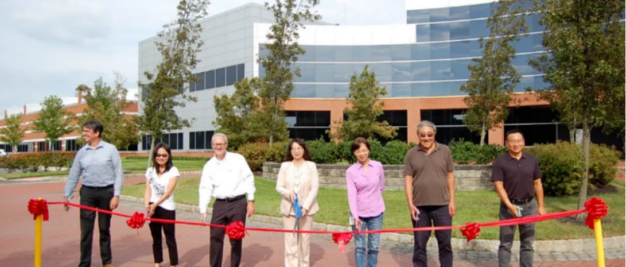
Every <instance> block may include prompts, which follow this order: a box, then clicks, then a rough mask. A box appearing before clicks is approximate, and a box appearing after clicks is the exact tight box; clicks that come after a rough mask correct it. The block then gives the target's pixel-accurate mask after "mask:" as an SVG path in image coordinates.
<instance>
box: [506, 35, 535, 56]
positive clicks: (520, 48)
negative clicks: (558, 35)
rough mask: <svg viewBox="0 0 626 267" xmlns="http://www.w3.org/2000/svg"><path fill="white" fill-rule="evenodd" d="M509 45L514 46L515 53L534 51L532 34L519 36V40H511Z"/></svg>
mask: <svg viewBox="0 0 626 267" xmlns="http://www.w3.org/2000/svg"><path fill="white" fill-rule="evenodd" d="M511 45H512V46H513V48H515V53H525V52H534V49H533V36H532V35H528V36H520V39H519V41H513V42H511Z"/></svg>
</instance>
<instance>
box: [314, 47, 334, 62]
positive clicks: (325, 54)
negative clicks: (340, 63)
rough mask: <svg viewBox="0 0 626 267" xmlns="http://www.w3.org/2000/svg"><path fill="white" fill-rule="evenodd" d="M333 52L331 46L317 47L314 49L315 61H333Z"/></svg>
mask: <svg viewBox="0 0 626 267" xmlns="http://www.w3.org/2000/svg"><path fill="white" fill-rule="evenodd" d="M334 56H335V51H333V47H332V46H325V45H318V46H316V47H315V61H333V58H334Z"/></svg>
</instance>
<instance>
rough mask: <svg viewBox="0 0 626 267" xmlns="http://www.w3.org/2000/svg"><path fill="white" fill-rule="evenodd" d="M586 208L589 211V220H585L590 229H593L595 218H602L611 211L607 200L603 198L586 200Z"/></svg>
mask: <svg viewBox="0 0 626 267" xmlns="http://www.w3.org/2000/svg"><path fill="white" fill-rule="evenodd" d="M585 210H587V211H589V213H587V220H585V224H586V225H587V226H588V227H589V229H591V230H593V229H594V227H593V220H595V219H602V218H604V216H606V214H607V213H608V212H609V206H607V205H606V202H604V200H602V199H601V198H595V197H594V198H591V199H589V200H587V202H585Z"/></svg>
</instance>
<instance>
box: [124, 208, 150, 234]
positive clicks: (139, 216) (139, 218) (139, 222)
mask: <svg viewBox="0 0 626 267" xmlns="http://www.w3.org/2000/svg"><path fill="white" fill-rule="evenodd" d="M144 223H146V219H145V217H144V215H143V213H139V212H136V211H135V214H133V216H131V217H130V218H129V219H128V220H126V224H128V226H129V227H130V228H133V229H138V230H139V228H141V227H143V225H144ZM137 234H139V232H137Z"/></svg>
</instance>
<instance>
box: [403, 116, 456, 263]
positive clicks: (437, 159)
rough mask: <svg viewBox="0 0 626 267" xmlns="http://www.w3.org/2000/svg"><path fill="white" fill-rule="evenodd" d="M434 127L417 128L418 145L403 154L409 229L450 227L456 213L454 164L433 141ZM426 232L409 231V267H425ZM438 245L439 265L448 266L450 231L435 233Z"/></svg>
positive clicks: (422, 124)
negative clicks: (411, 241)
mask: <svg viewBox="0 0 626 267" xmlns="http://www.w3.org/2000/svg"><path fill="white" fill-rule="evenodd" d="M435 134H437V128H436V127H435V125H434V124H433V123H432V122H430V121H421V122H420V123H419V124H418V125H417V135H418V137H419V141H420V144H419V145H418V146H416V147H414V148H412V149H411V150H409V151H408V152H407V153H406V157H405V159H404V181H405V182H404V190H405V193H406V200H407V203H408V204H409V212H410V213H411V218H412V219H413V227H430V226H433V224H434V226H450V225H452V216H454V214H455V213H456V205H455V202H454V173H453V171H454V163H453V162H452V153H450V149H449V148H448V147H447V146H445V145H442V144H439V143H437V142H435ZM430 235H431V232H430V231H420V232H413V237H414V238H415V248H414V251H413V266H414V267H418V266H419V267H421V266H423V267H426V266H427V265H428V257H427V256H426V243H427V242H428V239H429V238H430ZM435 237H436V238H437V244H438V245H439V263H440V264H441V266H442V267H452V245H451V244H450V241H451V238H452V231H450V230H447V231H435Z"/></svg>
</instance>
